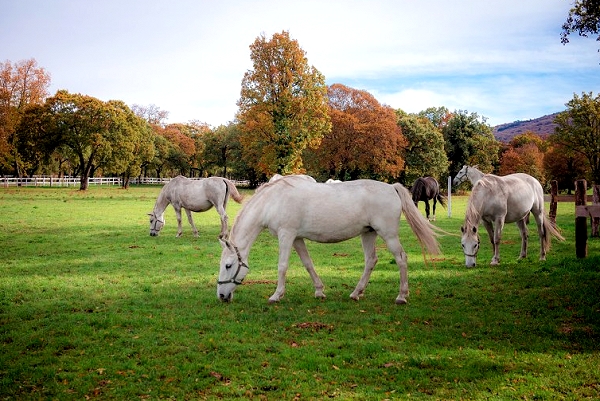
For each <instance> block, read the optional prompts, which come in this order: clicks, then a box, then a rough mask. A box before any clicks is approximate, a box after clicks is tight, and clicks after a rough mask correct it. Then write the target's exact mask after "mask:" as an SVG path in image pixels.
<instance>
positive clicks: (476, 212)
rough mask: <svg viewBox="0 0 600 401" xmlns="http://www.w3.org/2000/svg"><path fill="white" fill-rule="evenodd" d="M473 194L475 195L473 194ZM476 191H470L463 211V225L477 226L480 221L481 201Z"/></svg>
mask: <svg viewBox="0 0 600 401" xmlns="http://www.w3.org/2000/svg"><path fill="white" fill-rule="evenodd" d="M474 195H475V196H474ZM477 195H478V194H477V193H476V192H473V193H471V197H470V198H469V202H468V203H467V211H466V213H465V226H472V227H477V226H478V225H479V222H480V221H481V206H482V205H481V201H480V200H479V197H478V196H477Z"/></svg>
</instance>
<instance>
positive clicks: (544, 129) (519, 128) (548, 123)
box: [493, 113, 558, 142]
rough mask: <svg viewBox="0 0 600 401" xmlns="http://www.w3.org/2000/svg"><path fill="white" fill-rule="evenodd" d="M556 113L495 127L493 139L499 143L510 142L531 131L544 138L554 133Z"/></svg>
mask: <svg viewBox="0 0 600 401" xmlns="http://www.w3.org/2000/svg"><path fill="white" fill-rule="evenodd" d="M557 114H558V113H554V114H550V115H547V116H543V117H539V118H534V119H533V120H527V121H514V122H512V123H506V124H500V125H496V126H495V127H494V128H493V133H494V137H496V139H497V140H499V141H500V142H510V140H511V139H512V138H513V137H514V136H516V135H520V134H524V133H525V132H528V131H531V132H533V133H535V134H538V135H540V136H542V137H546V136H547V135H550V134H552V133H553V132H554V127H556V124H554V122H553V121H554V118H555V117H556V115H557Z"/></svg>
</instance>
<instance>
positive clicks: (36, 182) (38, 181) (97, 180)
mask: <svg viewBox="0 0 600 401" xmlns="http://www.w3.org/2000/svg"><path fill="white" fill-rule="evenodd" d="M198 179H199V178H198ZM169 181H171V178H155V177H136V178H131V179H130V181H129V182H130V184H131V185H140V184H155V185H161V184H166V183H167V182H169ZM232 181H233V183H234V184H235V185H237V186H241V187H243V186H248V185H249V182H248V181H235V180H232ZM0 183H1V184H0V185H1V186H3V187H5V188H8V187H76V186H79V185H80V183H81V180H80V178H79V177H48V176H39V177H23V178H16V177H1V178H0ZM88 184H89V185H122V179H121V177H90V178H89V181H88Z"/></svg>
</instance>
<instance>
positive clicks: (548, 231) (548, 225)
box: [542, 216, 565, 251]
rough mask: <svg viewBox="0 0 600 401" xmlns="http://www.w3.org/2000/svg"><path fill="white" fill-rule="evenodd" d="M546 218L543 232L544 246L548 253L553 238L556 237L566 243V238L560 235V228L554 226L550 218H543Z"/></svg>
mask: <svg viewBox="0 0 600 401" xmlns="http://www.w3.org/2000/svg"><path fill="white" fill-rule="evenodd" d="M543 218H544V224H543V230H544V234H543V235H542V244H543V246H544V249H545V250H546V251H548V250H549V249H550V240H551V237H552V236H554V237H555V238H556V239H558V240H560V241H564V240H565V237H563V236H562V235H561V234H560V231H558V228H557V227H556V225H554V224H553V223H552V222H551V221H550V219H549V218H547V217H546V216H543Z"/></svg>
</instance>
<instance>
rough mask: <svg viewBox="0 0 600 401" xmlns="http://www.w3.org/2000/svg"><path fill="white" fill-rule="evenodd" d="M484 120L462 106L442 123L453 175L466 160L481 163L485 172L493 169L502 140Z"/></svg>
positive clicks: (475, 163)
mask: <svg viewBox="0 0 600 401" xmlns="http://www.w3.org/2000/svg"><path fill="white" fill-rule="evenodd" d="M485 121H486V119H485V118H484V117H481V118H480V117H479V115H477V113H470V114H469V113H468V112H467V111H465V110H459V111H457V112H455V113H453V114H452V116H451V117H450V119H449V120H448V123H447V124H446V125H445V126H444V127H443V129H442V133H443V135H444V140H445V148H446V154H447V155H448V161H449V164H450V165H449V172H450V175H452V176H453V177H454V176H455V175H456V173H458V172H459V171H460V169H461V168H462V166H463V165H465V164H467V165H478V166H479V168H480V169H481V170H482V171H484V172H490V171H492V170H493V169H494V166H495V164H496V163H497V162H498V151H499V149H500V144H499V142H498V141H497V140H496V138H494V134H493V133H492V128H491V127H490V126H489V125H488V124H487V123H486V122H485Z"/></svg>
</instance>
